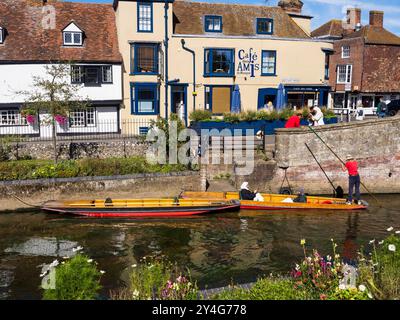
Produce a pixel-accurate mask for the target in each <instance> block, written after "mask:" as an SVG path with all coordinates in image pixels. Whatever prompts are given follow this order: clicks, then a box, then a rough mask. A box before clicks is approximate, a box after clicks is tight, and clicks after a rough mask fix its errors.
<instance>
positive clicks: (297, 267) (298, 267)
mask: <svg viewBox="0 0 400 320" xmlns="http://www.w3.org/2000/svg"><path fill="white" fill-rule="evenodd" d="M295 269H296V271H299V270H300V266H299V265H298V264H297V263H296V268H295Z"/></svg>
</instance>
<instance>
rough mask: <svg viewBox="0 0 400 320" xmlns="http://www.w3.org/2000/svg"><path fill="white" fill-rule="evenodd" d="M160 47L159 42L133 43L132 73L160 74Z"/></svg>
mask: <svg viewBox="0 0 400 320" xmlns="http://www.w3.org/2000/svg"><path fill="white" fill-rule="evenodd" d="M158 48H159V45H158V44H157V43H135V44H133V45H132V47H131V50H132V52H131V56H132V61H131V73H132V74H149V75H155V74H158Z"/></svg>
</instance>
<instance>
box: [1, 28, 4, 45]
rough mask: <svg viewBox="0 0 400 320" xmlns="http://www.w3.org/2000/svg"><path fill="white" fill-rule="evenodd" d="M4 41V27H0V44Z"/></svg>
mask: <svg viewBox="0 0 400 320" xmlns="http://www.w3.org/2000/svg"><path fill="white" fill-rule="evenodd" d="M3 42H4V29H3V28H2V27H0V44H1V43H3Z"/></svg>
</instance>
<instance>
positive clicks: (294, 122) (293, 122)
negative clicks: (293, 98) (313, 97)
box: [285, 111, 302, 128]
mask: <svg viewBox="0 0 400 320" xmlns="http://www.w3.org/2000/svg"><path fill="white" fill-rule="evenodd" d="M301 116H302V113H301V112H299V111H297V112H296V114H295V115H293V116H291V117H290V118H289V119H288V121H287V122H286V124H285V128H300V117H301Z"/></svg>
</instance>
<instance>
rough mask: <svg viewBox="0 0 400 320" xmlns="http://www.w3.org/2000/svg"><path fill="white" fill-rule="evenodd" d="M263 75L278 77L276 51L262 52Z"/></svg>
mask: <svg viewBox="0 0 400 320" xmlns="http://www.w3.org/2000/svg"><path fill="white" fill-rule="evenodd" d="M261 54H262V60H261V75H262V76H275V75H276V51H269V50H263V51H262V52H261Z"/></svg>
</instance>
